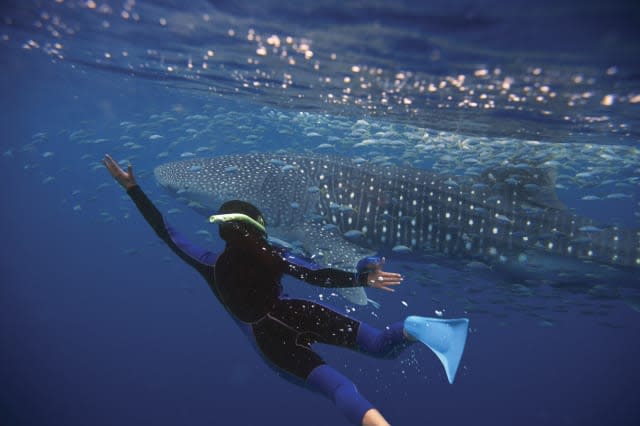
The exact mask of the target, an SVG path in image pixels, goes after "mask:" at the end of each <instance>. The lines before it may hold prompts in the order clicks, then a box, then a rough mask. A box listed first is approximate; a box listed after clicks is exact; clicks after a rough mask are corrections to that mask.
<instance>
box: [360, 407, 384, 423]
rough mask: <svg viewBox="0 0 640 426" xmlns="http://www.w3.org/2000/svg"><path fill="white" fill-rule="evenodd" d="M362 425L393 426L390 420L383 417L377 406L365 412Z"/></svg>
mask: <svg viewBox="0 0 640 426" xmlns="http://www.w3.org/2000/svg"><path fill="white" fill-rule="evenodd" d="M362 426H391V425H390V424H389V422H388V421H386V420H385V419H384V417H382V414H380V411H378V410H376V409H375V408H372V409H370V410H369V411H367V412H366V413H364V417H363V418H362Z"/></svg>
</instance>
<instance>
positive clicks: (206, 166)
mask: <svg viewBox="0 0 640 426" xmlns="http://www.w3.org/2000/svg"><path fill="white" fill-rule="evenodd" d="M236 160H237V157H235V156H224V157H214V158H194V159H191V160H186V161H184V160H183V161H176V162H172V163H165V164H162V165H160V166H158V167H156V168H155V169H154V175H155V178H156V180H157V182H158V184H159V185H160V186H162V187H163V188H164V189H165V190H167V191H168V192H169V193H171V194H172V195H176V196H179V197H180V196H182V197H185V198H187V199H189V200H191V201H196V202H198V203H200V204H201V205H202V207H204V208H206V209H207V210H209V211H211V212H213V211H217V210H218V208H219V207H220V205H222V203H223V202H225V201H227V200H230V199H242V200H246V201H248V202H252V203H255V202H256V200H257V197H258V195H259V194H260V191H261V188H262V185H263V182H264V181H265V178H266V177H267V175H268V168H267V167H265V165H264V164H263V162H262V161H261V159H260V158H259V157H255V158H253V159H251V157H249V156H244V158H243V159H242V161H236Z"/></svg>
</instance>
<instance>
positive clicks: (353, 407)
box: [306, 364, 373, 425]
mask: <svg viewBox="0 0 640 426" xmlns="http://www.w3.org/2000/svg"><path fill="white" fill-rule="evenodd" d="M306 383H307V385H308V386H309V387H310V388H311V389H313V390H316V391H319V392H320V393H322V394H323V395H325V396H326V397H327V398H329V399H331V400H332V401H333V402H334V403H335V404H336V407H338V409H339V410H340V411H341V412H342V414H344V415H345V416H346V417H347V419H349V421H350V422H351V423H353V424H355V425H361V424H362V419H363V417H364V415H365V413H366V412H367V411H369V410H370V409H372V408H373V405H372V404H371V403H370V402H369V401H367V400H366V399H365V398H364V397H363V396H362V395H361V394H360V392H358V388H356V385H354V384H353V382H352V381H351V380H349V379H348V378H347V377H345V376H344V375H342V374H340V373H339V372H337V371H336V370H335V369H334V368H333V367H331V366H329V365H327V364H324V365H321V366H319V367H316V368H315V369H313V371H312V372H311V374H309V377H307V382H306Z"/></svg>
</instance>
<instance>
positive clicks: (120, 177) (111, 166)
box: [102, 154, 137, 190]
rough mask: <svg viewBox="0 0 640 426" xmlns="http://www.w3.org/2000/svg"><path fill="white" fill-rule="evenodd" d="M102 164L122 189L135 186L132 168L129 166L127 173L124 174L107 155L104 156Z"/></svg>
mask: <svg viewBox="0 0 640 426" xmlns="http://www.w3.org/2000/svg"><path fill="white" fill-rule="evenodd" d="M102 164H104V165H105V167H106V168H107V170H108V171H109V173H110V174H111V176H113V178H114V179H115V180H116V182H118V183H119V184H120V185H122V187H123V188H124V189H127V190H128V189H130V188H132V187H134V186H136V185H137V183H136V178H135V176H134V175H133V167H132V166H131V164H129V167H128V168H127V171H126V172H125V171H124V170H123V169H122V167H120V165H119V164H118V163H116V161H115V160H114V159H113V158H111V156H110V155H109V154H106V155H105V156H104V159H103V160H102Z"/></svg>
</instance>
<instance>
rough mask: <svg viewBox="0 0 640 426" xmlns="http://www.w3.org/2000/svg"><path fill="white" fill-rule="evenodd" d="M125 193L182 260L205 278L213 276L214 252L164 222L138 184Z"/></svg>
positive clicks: (208, 278)
mask: <svg viewBox="0 0 640 426" xmlns="http://www.w3.org/2000/svg"><path fill="white" fill-rule="evenodd" d="M127 194H129V197H131V199H132V200H133V202H134V203H135V205H136V207H138V210H140V213H142V216H143V217H144V218H145V220H146V221H147V223H148V224H149V225H151V227H152V228H153V230H154V231H155V232H156V234H157V235H158V237H160V239H161V240H162V241H164V242H165V243H166V244H167V246H169V248H170V249H171V250H172V251H173V252H174V253H175V254H177V255H178V257H180V258H181V259H182V260H184V261H185V262H186V263H188V264H189V265H191V266H192V267H193V268H195V269H196V270H197V271H198V272H200V274H202V275H203V276H204V277H205V278H206V279H207V280H210V279H212V277H213V265H214V264H215V261H216V258H217V257H218V256H217V255H216V254H214V253H212V252H210V251H208V250H205V249H203V248H202V247H199V246H197V245H195V244H193V243H191V242H190V241H188V240H187V239H186V238H185V237H184V236H183V235H182V234H180V233H179V232H178V231H177V230H175V229H173V228H172V227H171V226H170V225H169V224H167V223H166V221H165V220H164V218H163V217H162V214H161V213H160V211H159V210H158V209H157V208H156V206H154V205H153V203H152V202H151V200H150V199H149V197H147V195H146V194H145V193H144V192H143V191H142V189H141V188H140V187H139V186H137V185H136V186H133V187H131V188H129V189H128V190H127Z"/></svg>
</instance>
